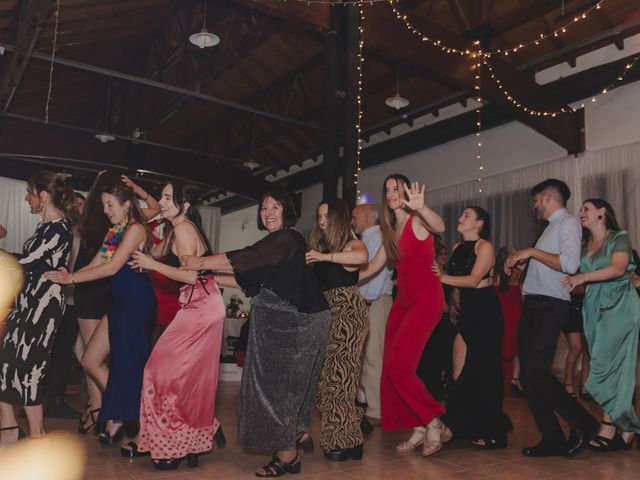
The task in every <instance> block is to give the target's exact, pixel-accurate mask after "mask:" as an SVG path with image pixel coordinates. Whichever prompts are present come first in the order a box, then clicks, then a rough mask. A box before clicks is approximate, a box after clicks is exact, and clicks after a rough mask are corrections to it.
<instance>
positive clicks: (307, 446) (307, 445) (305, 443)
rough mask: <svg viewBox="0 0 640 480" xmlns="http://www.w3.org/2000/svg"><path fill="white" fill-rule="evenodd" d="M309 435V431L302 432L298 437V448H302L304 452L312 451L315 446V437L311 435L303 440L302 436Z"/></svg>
mask: <svg viewBox="0 0 640 480" xmlns="http://www.w3.org/2000/svg"><path fill="white" fill-rule="evenodd" d="M305 435H307V432H300V433H299V434H298V438H296V448H302V451H303V452H304V453H311V452H313V449H314V448H315V447H314V445H313V437H312V436H311V435H309V436H308V437H307V438H306V439H304V440H302V437H304V436H305Z"/></svg>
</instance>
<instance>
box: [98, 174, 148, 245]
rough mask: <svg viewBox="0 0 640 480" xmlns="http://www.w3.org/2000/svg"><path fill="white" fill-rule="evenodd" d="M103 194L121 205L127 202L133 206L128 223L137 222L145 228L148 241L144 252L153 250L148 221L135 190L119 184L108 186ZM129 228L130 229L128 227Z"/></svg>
mask: <svg viewBox="0 0 640 480" xmlns="http://www.w3.org/2000/svg"><path fill="white" fill-rule="evenodd" d="M102 193H108V194H109V195H113V196H114V197H115V198H116V200H117V201H118V203H119V204H120V205H123V204H124V203H125V202H126V201H127V200H128V201H129V203H130V204H131V207H130V208H129V214H128V215H129V216H128V218H127V221H128V223H129V226H130V225H131V224H132V223H133V222H137V223H139V224H140V225H142V226H143V227H144V230H145V234H146V239H145V242H144V251H145V253H146V252H148V251H149V250H150V248H151V232H150V231H149V227H148V225H147V219H146V218H145V216H144V214H143V213H142V210H141V209H140V205H139V204H138V201H137V200H136V194H135V193H133V189H132V188H131V187H128V186H126V185H125V184H124V183H117V184H115V185H107V186H105V187H104V188H103V189H102ZM127 228H128V227H127Z"/></svg>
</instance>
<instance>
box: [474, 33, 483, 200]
mask: <svg viewBox="0 0 640 480" xmlns="http://www.w3.org/2000/svg"><path fill="white" fill-rule="evenodd" d="M476 45H477V47H478V51H477V60H476V63H475V77H474V80H475V82H474V95H475V96H476V100H477V102H478V105H477V106H476V136H475V141H476V164H477V166H478V193H482V176H483V173H484V165H483V163H482V104H483V102H482V58H483V56H482V47H481V46H480V42H476Z"/></svg>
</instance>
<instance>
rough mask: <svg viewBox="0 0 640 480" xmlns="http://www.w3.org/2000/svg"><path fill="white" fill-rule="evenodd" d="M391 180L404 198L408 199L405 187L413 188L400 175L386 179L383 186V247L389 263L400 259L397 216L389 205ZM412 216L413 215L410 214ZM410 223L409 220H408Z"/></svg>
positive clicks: (381, 220)
mask: <svg viewBox="0 0 640 480" xmlns="http://www.w3.org/2000/svg"><path fill="white" fill-rule="evenodd" d="M389 180H395V181H396V185H397V186H398V192H399V193H400V195H401V196H402V197H404V198H405V199H407V193H406V192H405V191H404V186H403V185H407V186H411V181H410V180H409V179H408V178H407V177H405V176H404V175H402V174H400V173H392V174H391V175H389V176H388V177H387V178H385V179H384V183H383V184H382V204H381V206H380V230H381V231H382V246H383V247H384V251H385V253H386V254H387V260H388V261H395V260H397V259H398V256H399V251H398V241H397V240H396V216H395V214H394V213H393V210H391V209H390V208H389V206H388V205H387V182H388V181H389ZM410 215H411V214H410ZM407 221H409V220H407Z"/></svg>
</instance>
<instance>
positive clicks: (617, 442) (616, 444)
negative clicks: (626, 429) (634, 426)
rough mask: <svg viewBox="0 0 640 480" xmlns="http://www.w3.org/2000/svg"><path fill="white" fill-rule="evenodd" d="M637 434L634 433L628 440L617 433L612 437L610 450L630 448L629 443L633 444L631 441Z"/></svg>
mask: <svg viewBox="0 0 640 480" xmlns="http://www.w3.org/2000/svg"><path fill="white" fill-rule="evenodd" d="M636 437H637V435H636V434H635V433H634V434H633V435H632V436H631V438H630V439H629V441H628V442H625V441H624V438H622V435H621V434H617V435H616V436H615V437H614V441H613V443H612V444H611V450H613V451H616V452H617V451H619V450H631V445H633V441H634V440H636Z"/></svg>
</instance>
